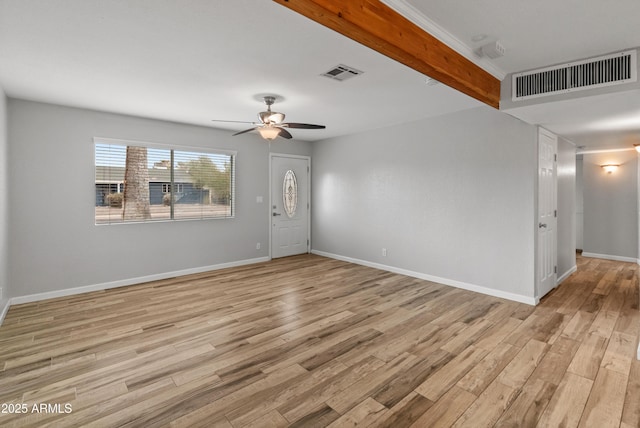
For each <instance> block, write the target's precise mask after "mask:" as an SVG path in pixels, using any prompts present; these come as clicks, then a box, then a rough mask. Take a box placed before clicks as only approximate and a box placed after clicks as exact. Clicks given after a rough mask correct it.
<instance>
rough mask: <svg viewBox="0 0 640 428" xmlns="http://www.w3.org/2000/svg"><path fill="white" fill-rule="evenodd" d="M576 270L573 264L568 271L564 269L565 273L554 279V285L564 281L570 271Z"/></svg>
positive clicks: (576, 267)
mask: <svg viewBox="0 0 640 428" xmlns="http://www.w3.org/2000/svg"><path fill="white" fill-rule="evenodd" d="M577 271H578V266H573V267H572V268H571V269H569V270H568V271H566V272H565V273H563V274H562V275H560V277H559V278H558V280H557V281H556V285H559V284H561V283H562V281H564V280H565V279H567V278H569V276H570V275H571V274H572V273H575V272H577Z"/></svg>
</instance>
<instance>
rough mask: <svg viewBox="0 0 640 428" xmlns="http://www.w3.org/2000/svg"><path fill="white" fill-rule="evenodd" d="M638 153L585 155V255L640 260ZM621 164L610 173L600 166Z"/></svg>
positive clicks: (632, 151) (631, 151)
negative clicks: (639, 256)
mask: <svg viewBox="0 0 640 428" xmlns="http://www.w3.org/2000/svg"><path fill="white" fill-rule="evenodd" d="M637 157H638V156H637V153H636V152H635V151H634V150H630V151H624V152H609V153H590V154H584V156H583V178H584V194H583V197H584V248H583V250H584V253H583V254H585V255H587V256H589V255H591V256H594V255H595V256H600V257H605V258H612V259H614V260H625V261H636V259H637V258H638V161H637ZM603 164H620V168H618V170H617V171H615V172H613V173H611V174H607V173H606V172H605V171H604V170H603V169H602V168H601V166H600V165H603Z"/></svg>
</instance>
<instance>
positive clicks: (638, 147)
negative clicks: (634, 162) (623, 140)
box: [633, 144, 640, 153]
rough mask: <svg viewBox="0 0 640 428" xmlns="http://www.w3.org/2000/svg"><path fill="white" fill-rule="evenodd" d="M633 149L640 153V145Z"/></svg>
mask: <svg viewBox="0 0 640 428" xmlns="http://www.w3.org/2000/svg"><path fill="white" fill-rule="evenodd" d="M633 147H634V148H635V149H636V151H637V152H638V153H640V144H634V145H633Z"/></svg>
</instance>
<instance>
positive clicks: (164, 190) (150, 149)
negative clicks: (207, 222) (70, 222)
mask: <svg viewBox="0 0 640 428" xmlns="http://www.w3.org/2000/svg"><path fill="white" fill-rule="evenodd" d="M95 191H96V201H95V222H96V224H113V223H127V222H146V221H156V220H186V219H207V218H228V217H233V215H234V196H235V195H234V192H235V153H233V152H226V151H208V150H207V151H200V149H197V150H185V149H182V148H181V149H180V150H178V149H177V148H165V147H162V146H155V145H147V144H146V143H145V144H141V143H139V142H127V141H117V140H106V139H100V140H99V139H96V140H95Z"/></svg>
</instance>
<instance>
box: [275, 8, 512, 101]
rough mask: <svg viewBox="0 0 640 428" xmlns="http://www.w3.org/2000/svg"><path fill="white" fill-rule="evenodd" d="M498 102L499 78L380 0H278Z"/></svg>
mask: <svg viewBox="0 0 640 428" xmlns="http://www.w3.org/2000/svg"><path fill="white" fill-rule="evenodd" d="M273 1H275V2H276V3H279V4H281V5H283V6H285V7H287V8H289V9H291V10H294V11H296V12H298V13H299V14H301V15H304V16H306V17H307V18H309V19H311V20H313V21H315V22H317V23H319V24H322V25H324V26H325V27H328V28H331V29H332V30H335V31H337V32H338V33H340V34H343V35H344V36H346V37H349V38H350V39H353V40H355V41H356V42H358V43H361V44H363V45H365V46H367V47H369V48H371V49H374V50H376V51H378V52H380V53H381V54H383V55H385V56H387V57H389V58H391V59H394V60H396V61H398V62H400V63H402V64H404V65H406V66H408V67H410V68H412V69H414V70H416V71H418V72H420V73H423V74H425V75H427V76H429V77H432V78H434V79H436V80H438V81H440V82H442V83H444V84H446V85H448V86H450V87H452V88H454V89H457V90H458V91H460V92H463V93H465V94H467V95H469V96H470V97H473V98H475V99H477V100H480V101H482V102H483V103H485V104H487V105H489V106H491V107H494V108H499V104H500V81H499V80H498V79H496V78H495V77H493V76H492V75H491V74H489V73H487V72H486V71H485V70H483V69H482V68H480V67H478V66H477V65H476V64H474V63H473V62H471V61H469V60H468V59H467V58H465V57H463V56H462V55H460V54H459V53H457V52H456V51H454V50H453V49H451V48H450V47H449V46H447V45H445V44H444V43H442V42H441V41H439V40H438V39H436V38H435V37H433V36H432V35H431V34H429V33H427V32H425V31H424V30H423V29H421V28H420V27H418V26H417V25H415V24H414V23H412V22H411V21H409V20H408V19H406V18H405V17H403V16H402V15H400V14H399V13H398V12H396V11H395V10H393V9H391V8H390V7H389V6H387V5H385V4H384V3H382V2H381V1H379V0H348V1H345V0H273Z"/></svg>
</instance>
